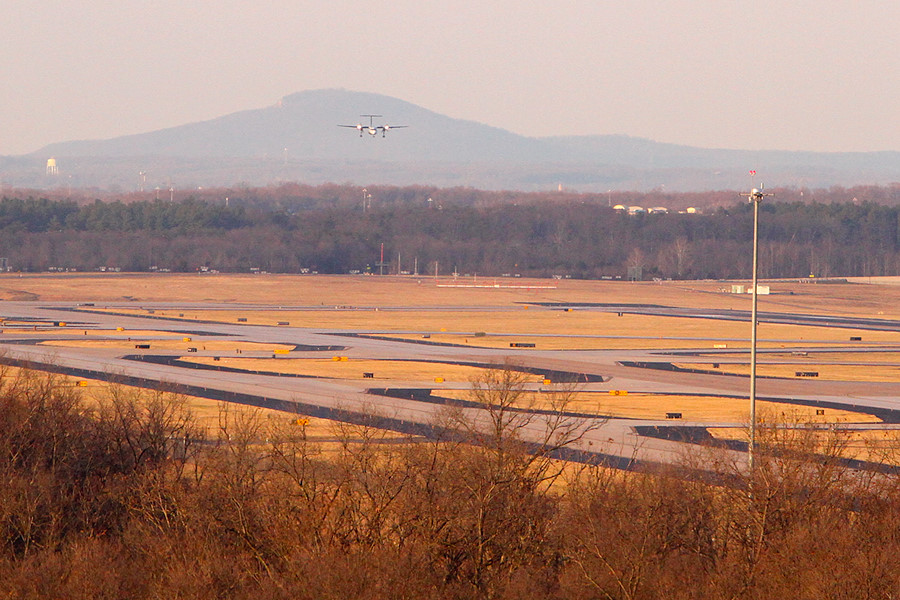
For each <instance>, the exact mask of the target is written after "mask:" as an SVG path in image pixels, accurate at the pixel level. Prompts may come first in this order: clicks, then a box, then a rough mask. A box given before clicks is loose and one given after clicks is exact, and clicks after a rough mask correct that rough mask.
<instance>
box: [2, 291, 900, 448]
mask: <svg viewBox="0 0 900 600" xmlns="http://www.w3.org/2000/svg"><path fill="white" fill-rule="evenodd" d="M107 306H110V307H113V305H106V304H102V305H101V304H99V303H98V305H97V306H82V305H79V304H78V303H74V302H55V303H48V302H15V301H4V302H2V303H0V317H3V318H5V319H6V320H7V322H6V323H4V324H3V329H4V331H5V333H4V335H3V336H2V337H0V359H3V360H5V361H6V362H12V363H15V364H21V363H23V362H28V363H31V364H33V365H35V366H37V367H39V368H51V367H52V368H56V369H57V370H60V369H62V370H65V371H66V372H70V373H73V374H77V375H78V376H80V377H84V378H95V379H109V378H118V379H124V380H129V379H130V381H132V382H137V383H138V384H141V385H152V384H154V383H155V382H160V383H165V384H167V385H178V386H183V387H184V388H185V389H190V390H193V391H194V392H202V391H204V390H205V391H207V392H208V395H209V397H223V394H225V395H228V399H231V400H233V401H247V402H249V403H253V402H256V403H257V404H260V405H265V406H272V407H275V408H280V409H282V410H285V409H287V410H296V411H297V412H300V413H303V414H310V413H312V412H316V411H319V412H318V413H317V414H320V415H321V414H326V413H323V412H321V411H330V412H327V414H330V415H333V416H335V417H336V418H344V419H351V420H352V418H354V416H359V415H370V414H372V413H375V414H377V415H378V416H379V417H380V418H381V419H382V420H383V421H384V423H386V424H387V425H388V426H391V427H394V428H396V429H400V430H406V431H417V432H422V431H427V430H428V427H431V426H432V425H433V424H434V423H436V422H437V420H438V417H439V414H440V411H442V410H444V409H443V405H442V404H441V403H439V402H434V401H427V402H426V401H422V400H417V399H415V398H413V399H411V398H408V397H407V398H403V397H391V396H386V395H383V394H374V393H370V392H369V391H368V390H369V388H371V387H373V386H375V385H378V384H377V383H373V382H371V381H368V380H365V379H360V380H337V379H324V378H309V377H285V376H278V375H274V374H264V373H245V372H227V371H212V370H206V369H197V368H186V367H184V366H180V365H178V364H175V365H173V364H161V363H160V362H152V361H147V360H134V355H136V354H138V355H139V354H141V353H147V354H151V353H152V354H153V355H169V356H172V357H177V356H183V355H184V352H183V351H181V350H178V351H172V352H165V351H159V350H157V349H154V348H153V347H152V340H153V339H175V340H180V339H181V337H182V336H184V335H190V336H191V337H192V338H193V340H192V341H193V342H194V343H195V345H196V346H197V347H198V349H199V348H200V347H202V345H203V342H204V341H212V340H229V341H232V342H262V343H277V344H293V345H297V346H298V350H295V351H292V352H291V353H290V355H289V356H290V357H292V358H313V357H316V358H330V357H331V356H333V355H335V354H340V355H342V356H347V357H349V358H351V359H382V360H385V359H388V360H391V359H394V360H430V361H439V362H450V363H459V362H462V363H479V364H497V365H502V364H504V363H514V364H516V365H521V366H523V367H530V368H534V369H538V370H541V369H554V370H557V371H565V372H574V373H587V374H591V375H596V376H602V377H603V379H604V381H603V382H591V383H583V384H580V385H579V389H582V390H585V391H609V390H629V391H630V392H632V393H634V392H647V393H660V394H685V395H715V396H733V397H742V398H747V397H748V394H749V379H748V378H746V377H739V376H727V375H717V374H710V373H702V372H701V373H693V372H677V371H666V370H660V369H648V368H639V367H635V366H625V365H623V364H622V363H623V362H629V361H630V362H633V363H647V362H652V363H666V362H669V361H674V360H679V361H680V362H709V361H710V358H709V355H710V354H712V353H713V352H711V350H710V349H708V348H697V349H695V350H691V349H680V350H678V351H672V350H577V351H575V350H572V351H567V350H554V351H551V350H540V349H523V350H516V349H506V348H500V349H480V348H472V347H461V346H452V345H437V344H426V343H410V342H403V341H396V340H387V339H373V338H369V337H362V336H348V335H346V334H347V331H345V330H340V331H338V330H327V329H321V330H320V329H314V328H299V327H291V326H261V325H250V324H246V323H235V324H231V323H214V322H198V321H194V320H192V321H186V320H173V319H166V318H161V317H158V316H156V315H150V314H148V315H142V316H134V315H123V314H109V313H105V312H100V311H99V310H98V309H101V308H106V307H107ZM119 306H121V308H132V309H133V308H135V306H134V305H133V304H131V305H124V304H122V305H119ZM140 306H141V308H145V309H156V310H172V309H178V310H181V309H184V312H188V311H197V310H209V309H225V308H228V309H229V310H234V309H235V308H236V305H234V304H228V305H223V304H184V303H142V304H141V305H140ZM579 306H582V305H579ZM237 308H240V306H237ZM246 308H247V310H248V311H251V310H252V311H259V310H290V309H299V308H301V307H288V306H269V307H266V306H252V307H251V306H247V307H246ZM303 308H305V307H303ZM583 308H585V309H588V310H606V311H619V312H621V311H623V310H627V311H628V312H640V314H654V315H665V316H679V317H683V318H700V319H710V318H715V319H722V318H724V319H728V320H736V321H740V320H744V321H747V320H749V316H748V315H744V314H742V313H740V312H739V311H709V310H696V311H692V310H690V309H683V308H666V307H660V306H646V307H634V306H631V307H625V306H616V305H602V306H600V305H593V306H584V307H583ZM536 309H537V310H541V308H536ZM553 309H558V308H556V307H545V308H543V310H553ZM380 310H392V309H391V308H381V309H380ZM397 310H399V309H397ZM417 310H418V309H417ZM466 310H472V307H466ZM761 321H769V322H778V323H787V324H794V325H813V324H814V325H817V326H826V327H841V328H846V327H853V328H858V329H873V330H880V331H900V322H897V321H890V320H885V319H847V318H830V317H829V318H823V317H821V316H813V315H802V314H782V313H778V314H775V313H767V314H764V315H761ZM54 322H65V323H66V324H67V325H66V326H67V328H68V329H66V331H71V330H72V329H89V330H90V329H93V330H109V331H110V332H111V333H114V332H115V330H116V328H118V327H122V328H124V329H125V330H126V331H128V330H130V331H135V330H141V331H146V330H158V331H160V332H163V331H165V332H171V333H168V334H166V333H160V334H158V335H151V336H145V337H144V336H142V337H141V340H138V339H137V338H136V337H135V338H134V340H133V341H136V342H138V341H147V340H149V341H151V349H150V350H140V349H127V350H123V349H121V348H120V349H111V348H101V347H94V348H75V347H63V346H53V347H50V346H40V345H38V343H39V342H41V341H45V340H51V339H61V338H65V339H73V338H77V339H105V338H106V337H107V336H104V335H102V334H101V335H95V336H83V337H82V336H76V335H72V334H71V333H68V334H66V333H65V332H64V331H63V328H62V327H57V326H53V325H52V324H53V323H54ZM366 333H373V334H378V333H380V332H377V331H374V332H373V331H368V332H366ZM384 333H388V332H384ZM390 333H392V334H395V333H397V332H395V331H392V332H390ZM420 333H425V332H420ZM488 333H490V332H488ZM121 336H122V334H121V333H118V334H117V335H110V336H108V337H109V338H110V339H112V338H115V339H119V340H121ZM736 339H739V338H736ZM686 341H689V340H686ZM898 342H900V337H898ZM882 346H883V348H878V349H874V348H869V349H863V348H858V347H854V346H852V345H848V346H847V348H839V350H840V351H841V352H846V351H850V350H852V351H854V352H856V353H858V354H857V355H855V356H858V359H856V360H854V361H852V362H853V364H860V365H865V364H867V363H866V362H865V353H866V352H867V351H878V352H883V351H893V350H896V349H898V348H900V346H898V347H892V346H891V344H883V345H882ZM807 350H808V351H809V352H810V353H814V352H818V351H819V350H820V348H815V347H809V348H791V349H790V350H789V351H790V352H801V351H807ZM692 352H693V353H699V352H702V353H703V354H704V357H703V358H699V359H697V358H696V357H692V356H690V354H691V353H692ZM722 352H727V353H729V354H732V355H733V354H734V353H737V352H741V350H736V349H728V350H723V351H722ZM784 352H787V351H782V352H778V351H774V354H773V355H775V354H777V355H778V356H777V359H778V361H780V362H784V361H785V359H786V358H788V357H789V356H790V355H787V357H786V356H784ZM684 354H687V355H688V356H683V355H684ZM197 355H198V356H204V355H207V356H234V354H233V353H229V352H222V351H216V352H213V351H205V352H204V351H198V353H197ZM241 356H243V357H253V356H258V357H267V358H271V356H272V354H271V352H251V351H244V352H243V353H242V354H241ZM760 356H761V360H763V357H764V356H768V354H765V353H763V354H761V355H760ZM129 357H130V358H129ZM716 360H717V361H719V359H716ZM735 360H736V359H735V358H734V357H733V356H732V357H731V358H730V359H727V360H726V359H725V358H724V357H723V358H722V359H721V361H720V362H723V363H724V362H732V361H735ZM807 360H808V359H807ZM163 362H165V361H163ZM803 362H804V361H797V364H803ZM898 362H900V354H898ZM878 364H885V363H878ZM392 387H400V388H425V389H430V388H438V387H440V386H439V385H437V384H434V383H433V382H427V381H424V382H423V381H418V382H416V381H410V382H392ZM435 394H436V395H439V391H438V390H436V391H435ZM757 395H758V398H760V399H772V400H781V401H785V402H796V403H798V404H805V405H810V404H812V405H820V406H830V407H846V408H848V409H852V410H859V411H863V412H866V411H870V412H872V413H873V414H878V415H879V416H882V417H883V418H884V417H885V415H886V416H887V417H888V419H887V420H891V418H894V419H896V420H897V421H898V422H900V383H862V382H845V381H820V380H816V379H796V380H795V379H766V378H760V379H758V381H757ZM460 410H462V411H463V413H464V414H465V417H466V418H467V419H468V420H470V421H471V422H473V423H484V422H486V419H487V413H486V412H485V411H484V410H483V409H479V408H473V407H471V406H463V407H460ZM895 411H898V412H896V413H895ZM532 416H533V418H532V419H531V420H530V421H529V423H528V425H527V427H525V428H524V434H525V435H526V436H527V437H528V438H529V439H530V440H531V441H533V442H536V443H537V442H541V441H543V440H544V439H545V438H546V435H547V428H548V422H549V420H550V418H549V417H547V416H546V415H542V414H538V413H536V414H534V415H532ZM571 418H572V419H573V420H579V419H580V420H583V421H585V422H587V421H586V420H585V419H586V417H584V416H572V417H571ZM590 422H591V423H592V424H593V425H594V426H596V428H595V429H592V430H591V431H589V432H588V433H587V434H586V435H585V436H584V437H583V438H582V439H581V441H580V442H579V443H578V444H575V445H573V449H574V450H577V451H579V453H580V454H579V457H580V458H581V459H590V458H591V457H600V458H605V459H608V460H613V461H616V464H618V465H619V466H627V465H632V464H655V463H672V462H675V461H677V460H679V459H680V457H681V456H682V454H683V452H684V449H685V444H684V442H679V441H672V440H669V439H664V438H661V437H651V436H646V435H639V433H638V431H641V430H643V429H646V428H648V427H671V426H679V427H684V428H691V427H711V426H742V425H746V424H745V423H692V422H685V421H672V420H665V419H661V420H648V419H622V418H611V419H608V420H602V421H594V420H591V421H590ZM419 426H421V428H420V429H416V427H419ZM856 427H863V426H862V425H858V426H856ZM881 427H885V426H881ZM731 458H732V459H733V460H734V461H735V463H739V462H740V461H743V460H744V457H743V454H742V453H741V452H740V451H738V450H732V451H731Z"/></svg>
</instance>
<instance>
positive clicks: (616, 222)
mask: <svg viewBox="0 0 900 600" xmlns="http://www.w3.org/2000/svg"><path fill="white" fill-rule="evenodd" d="M866 190H868V191H867V193H865V194H863V193H862V191H859V190H856V191H847V190H840V191H839V192H837V191H835V192H832V193H830V194H829V193H826V192H819V193H817V194H813V193H808V194H806V195H803V194H800V195H798V194H797V192H796V191H782V192H781V193H780V194H777V195H776V197H775V198H774V199H771V200H767V201H766V202H765V203H764V204H763V205H762V206H761V217H760V240H761V245H760V273H761V276H763V277H771V278H780V277H808V276H810V275H812V276H816V277H835V276H878V275H898V274H900V253H898V251H900V204H898V203H896V202H894V200H896V199H895V198H894V191H895V190H894V189H893V188H866ZM854 192H856V193H857V195H858V196H862V197H863V198H864V200H859V199H858V198H857V196H856V195H854V196H853V197H852V199H849V200H848V199H846V198H847V196H849V195H850V194H851V193H854ZM373 196H374V199H373ZM433 196H435V197H437V199H435V198H433ZM811 198H814V199H813V200H811ZM873 199H874V200H873ZM693 201H697V202H696V203H697V204H699V205H703V206H706V208H704V209H703V210H702V211H701V212H696V213H687V212H685V211H684V210H683V209H679V208H678V207H684V206H686V205H687V204H688V203H691V202H693ZM613 202H615V203H617V204H622V203H625V205H626V206H627V205H637V204H640V205H642V206H645V207H646V206H668V207H670V210H669V211H668V212H654V213H648V212H643V213H639V214H631V215H630V214H627V212H626V211H623V210H615V209H614V208H612V204H613ZM0 233H2V237H0V257H5V258H8V260H9V266H10V268H11V269H12V270H15V271H24V272H35V271H46V270H65V269H71V270H79V271H88V270H95V269H99V268H119V269H121V270H124V271H150V270H156V269H168V270H170V271H176V272H189V271H196V270H199V269H201V268H203V269H215V270H219V271H222V272H247V271H249V270H251V269H253V270H263V271H268V272H276V273H299V272H307V271H318V272H320V273H348V272H366V271H367V270H368V271H375V272H377V269H376V268H375V265H376V263H377V262H379V260H380V257H381V248H382V244H383V245H384V253H385V254H384V256H385V258H384V260H385V262H386V263H387V264H386V267H385V272H389V273H397V272H410V273H412V272H418V273H420V274H422V273H428V274H430V275H431V274H434V272H435V269H436V268H437V270H438V272H439V273H440V274H449V273H450V272H458V273H461V274H467V273H468V274H479V275H485V276H500V275H504V274H509V275H513V274H520V275H524V276H538V277H550V276H568V277H575V278H600V277H624V276H626V274H627V273H628V272H629V268H632V267H640V270H641V271H642V273H643V277H644V278H650V277H660V278H675V279H707V278H712V279H722V278H746V277H748V276H749V271H750V259H749V246H750V243H751V238H752V207H751V206H750V205H748V204H746V203H743V202H741V201H740V199H739V196H737V194H736V193H724V192H722V193H712V192H711V193H710V195H709V197H698V196H697V195H696V194H694V195H679V194H665V195H663V194H656V195H654V194H648V195H644V196H635V195H634V194H632V195H630V196H627V195H624V194H622V193H616V195H615V198H613V195H612V194H609V195H607V194H600V195H583V194H563V193H560V194H534V193H532V194H515V193H511V192H509V193H502V192H480V191H478V190H469V189H462V188H461V189H454V190H442V191H440V193H438V191H436V190H433V189H429V188H419V187H411V188H384V189H377V190H372V191H371V192H370V191H368V190H365V189H363V190H360V189H359V188H356V187H353V186H320V187H318V188H303V187H284V188H277V189H275V190H272V189H270V188H260V189H254V190H243V191H240V192H234V191H233V190H229V191H223V190H220V191H217V192H209V191H205V192H204V193H202V194H200V193H198V195H197V196H189V197H187V198H184V199H180V200H176V201H174V202H172V201H167V200H159V199H150V200H147V199H143V200H135V199H134V198H132V197H124V198H123V199H117V200H111V201H110V200H107V201H101V200H94V201H92V202H83V201H82V202H78V201H75V200H70V199H48V198H35V197H25V198H21V197H4V198H2V200H0ZM632 272H633V271H632Z"/></svg>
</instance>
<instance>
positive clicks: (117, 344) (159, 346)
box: [41, 338, 293, 352]
mask: <svg viewBox="0 0 900 600" xmlns="http://www.w3.org/2000/svg"><path fill="white" fill-rule="evenodd" d="M136 344H150V349H151V350H180V351H182V352H187V351H188V348H197V349H198V350H211V351H214V352H235V351H237V350H240V351H241V352H274V351H275V350H289V349H291V348H292V347H293V346H288V345H285V344H264V343H259V342H237V341H231V340H198V341H190V342H185V341H183V340H182V338H179V339H177V340H167V339H147V338H144V339H132V340H127V339H125V340H79V339H77V338H76V339H72V340H49V341H46V342H41V345H42V346H63V347H67V348H107V349H109V348H116V349H123V350H127V349H131V350H134V347H135V345H136Z"/></svg>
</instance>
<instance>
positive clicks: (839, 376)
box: [675, 362, 900, 382]
mask: <svg viewBox="0 0 900 600" xmlns="http://www.w3.org/2000/svg"><path fill="white" fill-rule="evenodd" d="M675 364H676V365H677V366H679V367H685V368H689V369H708V370H714V371H716V372H719V373H733V374H739V375H749V374H750V365H749V364H745V365H740V364H727V363H718V364H719V367H718V368H716V369H713V368H712V365H711V364H710V363H675ZM798 372H799V373H818V375H817V376H816V379H820V380H826V381H890V382H900V366H888V365H833V364H817V363H815V362H812V363H804V364H766V363H757V364H756V374H757V375H759V376H760V377H786V378H788V379H800V378H807V377H802V376H801V377H798V376H797V373H798Z"/></svg>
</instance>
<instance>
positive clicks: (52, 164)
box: [47, 158, 59, 175]
mask: <svg viewBox="0 0 900 600" xmlns="http://www.w3.org/2000/svg"><path fill="white" fill-rule="evenodd" d="M47 175H59V167H57V166H56V159H55V158H48V159H47Z"/></svg>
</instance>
